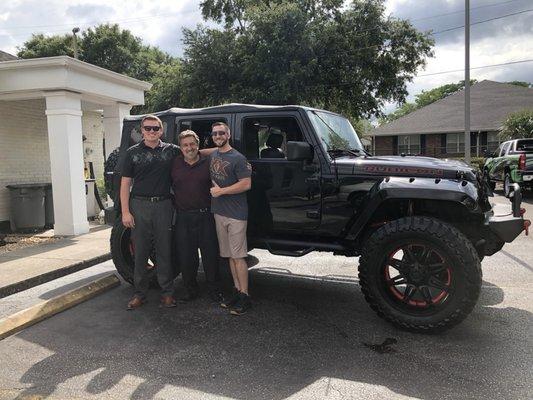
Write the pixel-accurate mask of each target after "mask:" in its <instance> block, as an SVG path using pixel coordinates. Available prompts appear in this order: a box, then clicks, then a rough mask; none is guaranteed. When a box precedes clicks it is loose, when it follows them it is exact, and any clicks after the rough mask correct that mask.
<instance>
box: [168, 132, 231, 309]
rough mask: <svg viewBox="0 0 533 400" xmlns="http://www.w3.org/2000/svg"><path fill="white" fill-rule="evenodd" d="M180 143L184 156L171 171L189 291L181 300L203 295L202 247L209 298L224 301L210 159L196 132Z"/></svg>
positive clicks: (179, 246)
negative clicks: (200, 284) (198, 277)
mask: <svg viewBox="0 0 533 400" xmlns="http://www.w3.org/2000/svg"><path fill="white" fill-rule="evenodd" d="M178 143H179V146H180V149H181V151H182V154H183V157H176V158H175V160H174V164H173V166H172V173H171V174H172V187H173V189H174V204H175V207H176V210H177V215H178V217H177V225H176V246H177V251H178V257H179V261H180V266H181V274H182V279H183V284H184V286H185V288H186V290H187V294H186V296H184V297H182V298H180V300H181V301H191V300H194V299H195V298H197V297H198V296H199V288H198V282H197V281H196V275H197V273H198V266H199V259H198V249H200V252H201V253H202V265H203V268H204V272H205V277H206V281H207V289H208V292H209V297H210V298H211V299H212V300H213V301H216V302H218V303H220V302H222V301H223V297H222V293H221V291H220V286H219V273H218V263H219V256H218V241H217V233H216V228H215V220H214V218H213V214H211V193H210V188H211V176H210V172H209V158H208V157H204V156H201V155H200V154H199V152H198V149H199V139H198V135H196V133H195V132H194V131H191V130H187V131H184V132H181V133H180V135H179V136H178Z"/></svg>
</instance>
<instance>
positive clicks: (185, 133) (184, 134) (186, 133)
mask: <svg viewBox="0 0 533 400" xmlns="http://www.w3.org/2000/svg"><path fill="white" fill-rule="evenodd" d="M188 137H192V138H194V140H196V144H200V138H199V137H198V135H197V134H196V132H195V131H191V130H190V129H187V130H186V131H183V132H181V133H180V134H179V135H178V143H181V139H185V138H188Z"/></svg>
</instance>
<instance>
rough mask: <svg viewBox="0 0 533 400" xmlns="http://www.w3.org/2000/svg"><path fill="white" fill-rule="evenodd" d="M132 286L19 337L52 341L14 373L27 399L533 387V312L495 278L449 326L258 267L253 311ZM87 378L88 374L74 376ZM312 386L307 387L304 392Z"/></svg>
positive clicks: (338, 287) (488, 393) (491, 392)
mask: <svg viewBox="0 0 533 400" xmlns="http://www.w3.org/2000/svg"><path fill="white" fill-rule="evenodd" d="M131 292H132V289H131V288H130V287H128V286H126V285H123V286H121V287H120V288H117V289H115V290H113V291H111V292H108V293H106V294H104V295H102V296H100V297H97V298H95V299H93V300H91V301H90V302H87V303H84V304H81V305H79V306H77V307H76V308H75V309H72V310H69V311H67V312H64V313H62V314H59V315H57V316H55V317H54V318H52V319H49V320H47V321H44V322H42V323H40V324H38V325H36V326H34V327H32V328H30V329H27V330H26V331H24V332H22V333H20V334H18V335H17V336H16V337H13V338H10V339H7V340H9V341H13V340H17V341H16V342H15V343H14V344H13V345H14V347H16V348H17V351H18V352H20V351H24V346H25V345H26V346H29V345H30V344H31V343H33V344H38V345H39V346H42V348H43V349H41V350H40V351H42V353H43V354H42V355H41V354H36V355H35V356H34V357H35V359H36V360H35V361H33V362H30V363H29V365H32V366H31V367H30V368H29V369H24V370H23V371H25V373H23V374H22V372H21V375H22V376H18V377H13V378H12V379H13V381H14V382H16V381H17V380H19V382H20V383H18V385H19V387H20V384H22V385H31V387H29V388H27V389H26V390H24V391H23V392H22V393H20V395H19V398H24V397H25V396H32V395H38V396H45V397H46V396H48V395H50V394H52V393H53V392H54V391H55V390H56V389H58V387H59V386H60V385H61V390H66V389H65V386H68V385H72V386H69V387H70V390H71V391H70V392H68V391H67V393H69V394H70V395H72V396H73V397H83V396H84V395H83V393H84V392H83V390H85V391H86V392H87V393H89V394H92V395H103V394H104V392H106V391H113V390H119V389H120V392H119V393H121V396H122V397H129V398H132V399H151V398H154V397H156V395H157V397H158V398H160V397H163V394H164V393H168V391H169V390H170V391H172V390H183V388H186V389H193V390H196V391H199V392H201V393H208V394H209V393H211V394H218V395H223V396H228V397H231V398H238V399H254V400H255V399H283V398H286V397H289V396H291V395H295V394H296V395H298V394H299V395H300V396H302V397H304V398H309V397H314V398H325V397H328V393H331V391H337V392H338V397H339V398H365V397H366V396H365V395H364V393H365V392H366V393H375V390H377V389H379V390H386V392H385V393H389V394H390V392H393V393H397V394H400V395H404V396H411V397H416V398H421V399H435V398H494V397H495V395H496V394H497V393H499V394H500V395H502V396H503V397H502V398H513V397H516V398H520V397H522V398H525V397H527V393H528V390H529V389H528V387H527V385H528V383H527V382H528V381H529V378H530V376H528V375H530V372H529V371H530V367H531V349H529V350H528V349H527V348H528V343H529V339H528V331H529V333H531V332H530V329H531V326H532V325H531V323H532V322H533V321H532V315H531V313H529V312H527V311H524V310H520V309H516V308H502V307H501V303H502V301H503V300H504V296H503V291H502V289H501V288H499V287H497V286H495V285H493V284H490V283H488V282H485V283H484V288H483V292H482V295H481V299H480V302H479V305H478V307H476V309H475V310H474V312H473V313H472V315H471V316H470V317H469V318H468V319H467V320H466V321H464V322H463V323H462V324H461V325H459V326H458V327H456V328H455V329H453V330H451V331H448V332H446V333H443V334H440V335H417V334H410V333H407V332H403V331H400V330H397V329H395V328H394V327H392V326H390V325H389V324H387V323H385V322H384V321H382V320H381V319H379V318H378V317H377V316H376V315H375V314H374V313H373V312H372V311H371V310H370V309H369V307H368V306H367V304H366V303H365V301H364V299H363V297H362V295H361V293H360V290H359V287H358V285H357V284H355V283H353V282H342V281H339V282H333V281H331V280H330V281H319V280H310V279H306V278H305V277H304V276H297V277H291V278H286V277H283V276H280V275H276V276H268V275H266V274H254V276H253V282H252V293H253V296H254V309H253V310H252V311H251V312H250V313H249V314H247V315H245V316H242V317H232V316H230V315H228V314H227V312H226V311H225V310H223V309H221V308H220V307H218V306H216V305H213V304H210V303H209V302H208V300H207V299H205V298H202V299H200V300H198V301H196V302H194V303H190V304H185V305H180V306H179V307H178V308H175V309H159V308H158V307H157V301H158V297H157V292H152V293H151V295H150V298H149V303H148V304H146V305H145V306H144V307H142V308H141V309H139V310H136V311H134V312H127V311H125V310H124V308H125V305H126V302H127V300H128V298H129V296H130V295H131ZM387 338H390V339H394V340H396V343H394V341H389V343H394V344H393V345H391V346H392V347H393V350H394V351H391V352H388V353H386V354H381V353H379V352H376V351H373V350H372V348H370V346H368V345H365V344H364V343H367V344H368V343H381V342H383V341H384V340H386V339H387ZM21 339H22V341H21ZM7 340H6V341H7ZM6 341H4V345H7V343H6ZM23 341H26V342H30V344H26V343H24V342H23ZM8 347H9V348H11V347H12V346H11V345H9V346H8ZM30 348H33V349H39V347H36V346H33V345H32V346H30ZM5 352H6V350H5V348H4V350H2V352H1V353H5ZM50 352H52V353H53V354H51V355H50ZM1 353H0V354H1ZM39 360H40V361H39ZM84 374H86V375H84ZM80 375H84V377H80V378H79V379H80V380H81V381H83V379H86V380H88V381H87V382H85V381H83V382H85V383H83V382H76V380H74V379H71V378H74V377H78V376H80ZM132 377H134V378H135V379H133V378H132ZM330 378H331V379H330ZM67 381H68V382H67ZM344 381H347V382H348V384H342V382H344ZM125 382H133V383H131V384H126V383H125ZM339 382H340V383H339ZM354 384H355V385H357V386H356V389H355V390H354V391H353V392H346V393H344V392H343V391H344V390H346V388H347V387H353V385H354ZM310 386H312V392H311V391H310V390H311V389H309V387H310ZM83 388H84V389H83ZM117 388H118V389H117ZM172 388H174V389H172ZM306 388H307V390H309V392H306V393H307V394H308V395H307V396H306V395H302V393H299V392H300V391H302V390H305V389H306ZM387 390H388V391H390V392H387ZM158 393H159V394H158ZM178 393H183V392H178ZM60 395H62V396H63V397H64V392H62V391H61V392H60ZM336 396H337V395H336ZM384 396H385V397H387V396H386V395H384ZM169 397H172V398H178V397H180V396H179V395H174V394H173V395H169ZM378 397H380V396H378ZM182 398H183V397H182Z"/></svg>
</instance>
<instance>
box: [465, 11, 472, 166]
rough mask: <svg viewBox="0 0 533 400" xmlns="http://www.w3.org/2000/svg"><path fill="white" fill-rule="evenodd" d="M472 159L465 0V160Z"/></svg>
mask: <svg viewBox="0 0 533 400" xmlns="http://www.w3.org/2000/svg"><path fill="white" fill-rule="evenodd" d="M470 160H471V158H470V0H465V162H466V163H467V164H468V165H470Z"/></svg>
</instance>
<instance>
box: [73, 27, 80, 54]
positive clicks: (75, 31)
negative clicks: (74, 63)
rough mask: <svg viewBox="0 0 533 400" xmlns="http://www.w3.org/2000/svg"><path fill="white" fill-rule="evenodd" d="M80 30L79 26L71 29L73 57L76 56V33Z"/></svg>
mask: <svg viewBox="0 0 533 400" xmlns="http://www.w3.org/2000/svg"><path fill="white" fill-rule="evenodd" d="M79 31H80V28H78V27H75V28H73V29H72V47H73V48H74V58H76V59H77V58H78V38H77V37H76V33H78V32H79Z"/></svg>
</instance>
